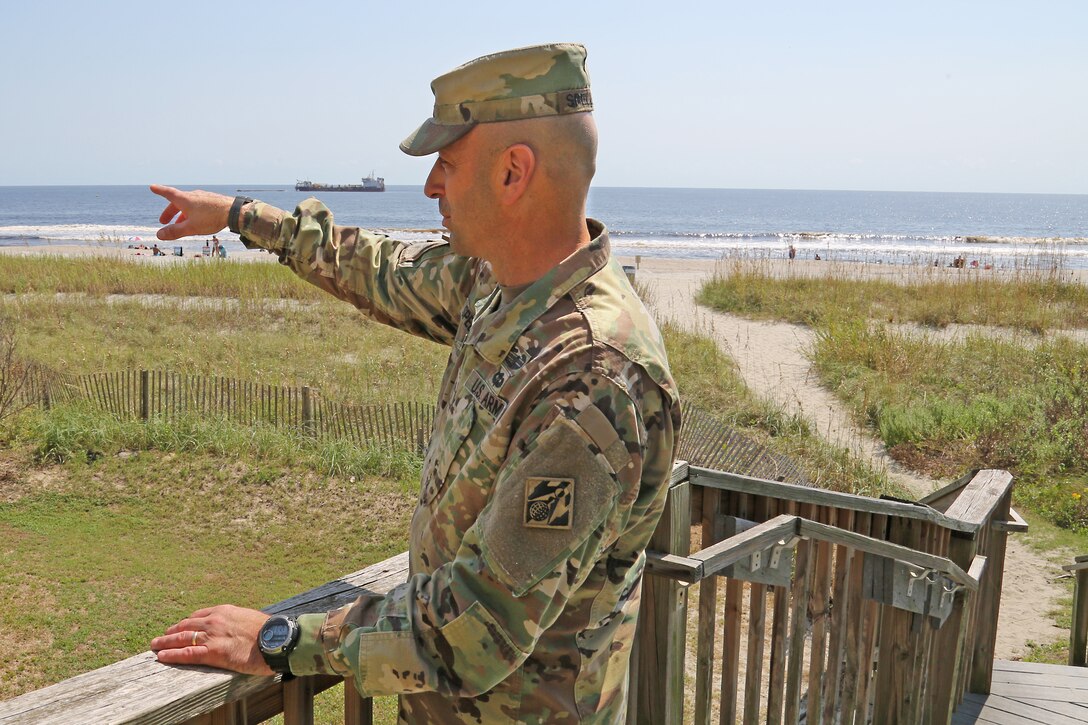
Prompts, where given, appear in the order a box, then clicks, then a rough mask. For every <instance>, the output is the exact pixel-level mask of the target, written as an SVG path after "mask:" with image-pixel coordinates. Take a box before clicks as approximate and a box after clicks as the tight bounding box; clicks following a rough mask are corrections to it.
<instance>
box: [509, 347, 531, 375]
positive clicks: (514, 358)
mask: <svg viewBox="0 0 1088 725" xmlns="http://www.w3.org/2000/svg"><path fill="white" fill-rule="evenodd" d="M530 358H531V356H530V355H529V354H528V353H526V352H522V351H521V350H519V349H517V348H516V347H515V348H514V349H512V350H511V351H510V352H508V353H507V354H506V357H505V358H504V359H503V361H502V366H503V367H504V368H506V369H507V370H508V371H510V372H512V373H516V372H517V371H518V370H521V369H522V368H523V367H525V363H527V362H529V360H530Z"/></svg>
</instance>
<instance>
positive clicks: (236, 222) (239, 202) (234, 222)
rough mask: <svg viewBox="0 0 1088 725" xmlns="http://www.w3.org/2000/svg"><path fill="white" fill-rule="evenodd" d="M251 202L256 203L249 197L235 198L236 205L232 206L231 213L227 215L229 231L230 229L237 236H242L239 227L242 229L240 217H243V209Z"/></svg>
mask: <svg viewBox="0 0 1088 725" xmlns="http://www.w3.org/2000/svg"><path fill="white" fill-rule="evenodd" d="M251 201H256V199H251V198H250V197H248V196H236V197H234V203H233V204H231V205H230V212H229V213H228V214H227V229H230V230H231V231H232V232H234V233H235V234H241V230H240V229H239V227H241V220H240V219H239V217H240V216H241V215H242V207H243V206H245V205H246V204H248V203H249V202H251Z"/></svg>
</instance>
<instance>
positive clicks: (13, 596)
mask: <svg viewBox="0 0 1088 725" xmlns="http://www.w3.org/2000/svg"><path fill="white" fill-rule="evenodd" d="M328 449H329V446H328V445H325V444H321V443H317V442H311V441H304V440H303V441H300V440H299V439H297V437H293V436H286V435H283V434H280V433H276V432H275V431H268V430H258V431H253V430H249V429H241V428H236V427H232V426H231V424H229V423H228V422H225V421H219V422H216V423H215V424H211V423H209V422H207V421H189V422H186V421H180V422H179V423H178V424H177V425H171V426H166V425H164V424H152V425H150V426H146V427H145V426H143V425H140V424H136V423H119V422H117V421H114V420H111V419H110V418H108V416H105V415H104V414H101V413H96V412H94V411H90V410H86V409H65V408H55V409H54V410H52V411H50V412H49V413H48V414H42V413H37V412H32V413H27V414H24V415H23V416H21V417H20V418H19V419H18V426H17V427H16V428H14V429H10V428H9V429H8V430H7V431H6V435H5V443H4V445H3V447H2V448H0V542H3V543H2V544H0V550H2V552H3V557H4V561H5V566H4V567H3V569H2V571H0V601H2V602H4V606H3V607H0V640H4V641H5V645H6V647H7V648H9V651H11V650H12V649H14V654H13V655H12V656H11V657H8V658H6V661H5V662H4V663H3V664H2V665H0V699H4V698H6V697H10V696H14V695H15V694H18V693H20V692H25V691H28V690H31V689H35V688H37V687H41V686H43V685H45V684H48V683H50V682H54V681H57V680H61V679H64V678H67V677H71V676H73V675H75V674H77V673H79V672H83V671H86V670H89V669H93V668H95V667H100V666H103V665H105V664H108V663H110V662H113V661H116V660H118V659H122V658H124V657H126V656H129V655H131V654H133V653H135V652H139V651H142V650H145V649H146V647H147V642H148V641H149V640H150V638H151V637H152V636H155V635H156V634H158V633H159V632H160V631H161V630H162V629H163V628H164V627H165V626H166V625H167V624H169V623H171V622H173V621H176V620H177V619H179V618H180V617H182V616H185V615H186V614H188V613H189V612H190V611H192V610H193V609H196V608H197V607H199V606H205V605H208V604H210V603H219V602H225V601H226V602H233V603H238V604H243V605H247V606H253V607H262V606H266V605H268V604H270V603H272V602H275V601H278V600H280V599H283V598H285V597H287V596H290V595H292V594H295V593H297V592H299V591H303V590H305V589H308V588H311V587H314V586H317V585H320V584H323V583H325V582H326V581H329V580H332V579H334V578H336V577H337V576H340V575H342V574H344V573H345V572H349V571H354V570H356V569H358V568H361V567H362V566H365V565H366V564H369V563H373V562H376V561H380V560H382V559H385V558H387V557H389V556H392V555H393V554H395V553H397V552H399V551H402V550H404V548H406V545H407V529H408V522H409V519H410V516H411V512H412V510H413V507H414V498H415V497H414V492H415V490H416V487H417V485H418V484H417V478H418V470H419V468H418V467H419V461H418V458H417V457H416V456H414V455H413V454H411V453H408V452H396V451H393V452H389V451H354V452H350V453H349V454H348V455H347V457H346V458H345V457H343V456H342V455H341V453H335V454H333V453H330V451H329V450H328ZM88 453H90V455H88ZM300 522H301V523H302V525H301V526H300Z"/></svg>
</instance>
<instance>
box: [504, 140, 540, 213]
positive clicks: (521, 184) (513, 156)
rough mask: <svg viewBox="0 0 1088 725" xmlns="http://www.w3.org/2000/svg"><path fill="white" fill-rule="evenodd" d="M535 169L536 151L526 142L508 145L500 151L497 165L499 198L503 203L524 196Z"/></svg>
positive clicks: (511, 201)
mask: <svg viewBox="0 0 1088 725" xmlns="http://www.w3.org/2000/svg"><path fill="white" fill-rule="evenodd" d="M535 171H536V153H534V152H533V149H532V148H530V147H529V145H528V144H523V143H518V144H514V145H513V146H508V147H507V148H506V150H505V151H503V152H502V163H501V164H500V166H499V174H500V178H499V200H500V201H501V202H502V203H503V204H513V203H514V202H516V201H517V200H518V199H520V198H521V197H522V196H524V195H525V192H526V191H527V190H528V188H529V182H530V181H532V178H533V173H534V172H535Z"/></svg>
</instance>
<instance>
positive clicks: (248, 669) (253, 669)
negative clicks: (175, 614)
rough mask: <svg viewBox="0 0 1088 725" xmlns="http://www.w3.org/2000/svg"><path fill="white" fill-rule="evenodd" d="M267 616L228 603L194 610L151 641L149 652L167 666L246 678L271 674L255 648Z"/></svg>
mask: <svg viewBox="0 0 1088 725" xmlns="http://www.w3.org/2000/svg"><path fill="white" fill-rule="evenodd" d="M267 619H268V615H267V614H265V613H264V612H259V611H257V610H255V609H243V608H241V607H234V606H231V605H229V604H221V605H219V606H218V607H209V608H207V609H198V610H197V611H195V612H193V613H192V615H190V616H189V617H188V618H186V619H183V620H181V621H180V622H178V623H177V624H175V625H173V626H172V627H169V628H168V629H167V630H166V634H164V635H163V636H161V637H156V638H155V639H153V640H151V651H152V652H154V653H155V654H156V655H157V657H158V660H159V662H162V663H163V664H168V665H207V666H209V667H219V668H222V669H225V670H234V671H235V672H242V673H244V674H247V675H273V674H275V673H274V672H272V670H271V669H270V668H269V666H268V665H267V664H265V661H264V657H262V656H261V652H260V650H259V649H257V635H258V634H259V633H260V631H261V626H262V625H263V624H264V623H265V620H267Z"/></svg>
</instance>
